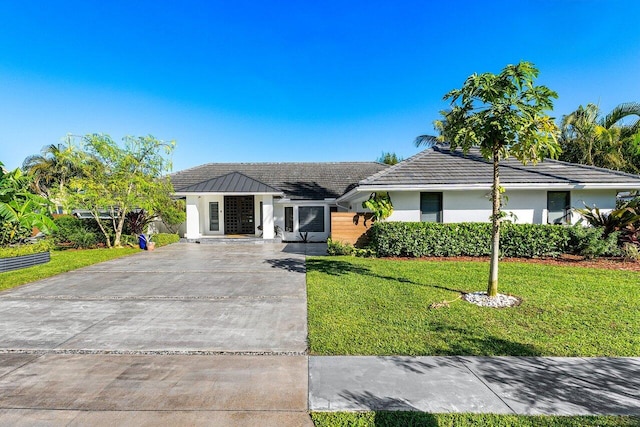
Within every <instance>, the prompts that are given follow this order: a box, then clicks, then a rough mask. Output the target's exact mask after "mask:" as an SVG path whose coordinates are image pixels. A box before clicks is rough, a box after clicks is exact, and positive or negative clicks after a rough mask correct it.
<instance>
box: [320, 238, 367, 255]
mask: <svg viewBox="0 0 640 427" xmlns="http://www.w3.org/2000/svg"><path fill="white" fill-rule="evenodd" d="M375 254H376V253H375V250H373V249H372V248H368V247H367V248H356V247H354V246H353V245H350V244H348V243H341V242H335V241H333V240H331V238H329V239H327V255H330V256H338V255H352V256H358V257H363V258H368V257H373V256H375Z"/></svg>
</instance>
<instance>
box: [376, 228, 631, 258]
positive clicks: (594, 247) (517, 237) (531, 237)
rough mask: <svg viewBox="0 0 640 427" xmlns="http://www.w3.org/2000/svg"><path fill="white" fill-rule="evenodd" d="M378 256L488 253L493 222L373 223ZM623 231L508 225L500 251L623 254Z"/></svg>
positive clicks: (517, 253) (510, 253) (507, 253)
mask: <svg viewBox="0 0 640 427" xmlns="http://www.w3.org/2000/svg"><path fill="white" fill-rule="evenodd" d="M370 232H371V248H372V249H373V251H374V252H375V253H376V255H377V256H380V257H386V256H408V257H422V256H487V255H490V253H491V224H487V223H457V224H439V223H428V222H377V223H375V224H374V225H373V226H372V227H371V231H370ZM617 237H618V236H617V234H616V233H613V234H611V235H609V236H608V237H607V238H604V237H603V230H602V229H601V228H587V227H582V226H572V227H564V226H558V225H546V224H544V225H540V224H512V223H504V224H503V225H502V228H501V233H500V253H501V256H505V257H524V258H532V257H555V256H558V255H560V254H563V253H570V254H577V255H582V256H585V257H588V258H594V257H598V256H613V255H619V254H620V250H619V249H618V245H617Z"/></svg>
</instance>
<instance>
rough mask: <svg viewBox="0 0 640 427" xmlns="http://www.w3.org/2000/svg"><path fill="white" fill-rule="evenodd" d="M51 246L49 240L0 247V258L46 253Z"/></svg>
mask: <svg viewBox="0 0 640 427" xmlns="http://www.w3.org/2000/svg"><path fill="white" fill-rule="evenodd" d="M52 246H53V244H52V242H51V241H50V240H40V241H39V242H37V243H31V244H30V243H25V244H21V245H14V246H3V247H0V258H12V257H16V256H22V255H31V254H37V253H39V252H47V251H49V250H51V247H52Z"/></svg>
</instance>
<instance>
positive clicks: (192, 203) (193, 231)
mask: <svg viewBox="0 0 640 427" xmlns="http://www.w3.org/2000/svg"><path fill="white" fill-rule="evenodd" d="M198 205H199V199H198V196H187V232H186V233H185V235H184V237H186V238H187V239H198V238H200V237H201V233H200V211H199V209H198Z"/></svg>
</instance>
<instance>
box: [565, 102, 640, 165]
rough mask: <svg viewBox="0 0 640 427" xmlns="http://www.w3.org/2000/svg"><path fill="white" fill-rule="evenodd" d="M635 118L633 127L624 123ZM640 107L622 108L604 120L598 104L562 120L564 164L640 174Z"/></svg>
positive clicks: (630, 104) (614, 110) (629, 104)
mask: <svg viewBox="0 0 640 427" xmlns="http://www.w3.org/2000/svg"><path fill="white" fill-rule="evenodd" d="M629 117H635V119H634V120H633V122H632V123H631V124H627V123H624V122H625V120H628V118H629ZM639 118H640V104H639V103H635V102H629V103H624V104H620V105H618V106H617V107H616V108H614V109H613V110H612V111H611V112H610V113H609V114H607V115H606V116H604V117H601V115H600V109H599V108H598V106H597V105H595V104H587V106H586V107H583V106H582V105H580V106H579V107H578V109H576V110H575V111H574V112H572V113H570V114H567V115H566V116H563V117H562V123H561V130H562V133H561V135H560V144H561V147H562V151H563V152H562V156H561V157H560V158H561V159H562V160H564V161H567V162H572V163H580V164H584V165H591V166H598V167H602V168H607V169H614V170H621V171H626V172H632V173H638V172H639V171H640V120H639Z"/></svg>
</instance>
